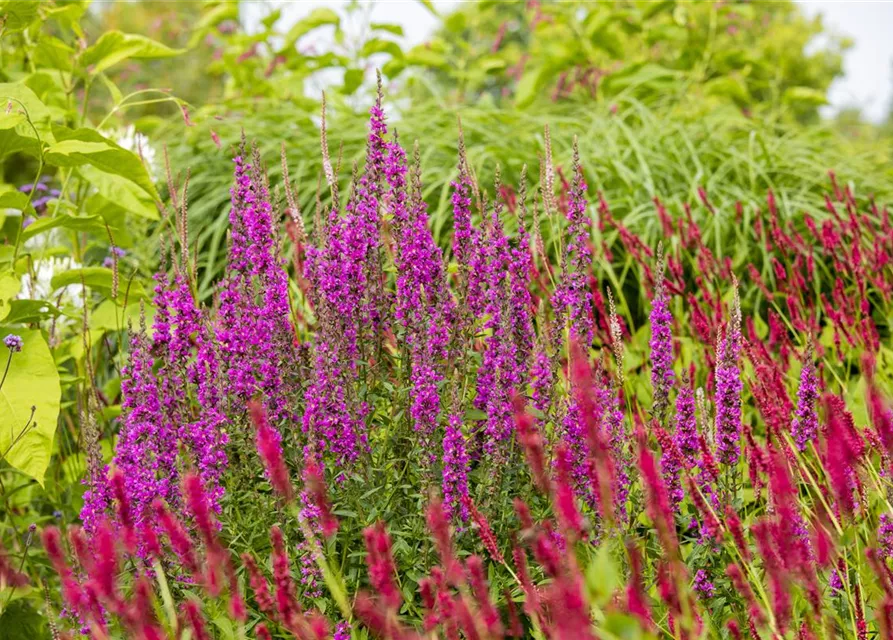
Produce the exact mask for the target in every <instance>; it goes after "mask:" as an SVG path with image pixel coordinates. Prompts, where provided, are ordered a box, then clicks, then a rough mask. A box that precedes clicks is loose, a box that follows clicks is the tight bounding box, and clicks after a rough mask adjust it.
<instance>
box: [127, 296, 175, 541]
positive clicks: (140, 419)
mask: <svg viewBox="0 0 893 640" xmlns="http://www.w3.org/2000/svg"><path fill="white" fill-rule="evenodd" d="M155 302H156V315H155V323H154V332H155V334H156V335H159V334H162V333H163V332H166V331H168V329H169V326H168V324H167V321H168V311H167V306H166V301H165V299H164V297H163V296H159V295H156V299H155ZM141 324H142V326H141V328H140V331H139V332H137V333H134V334H133V336H132V338H131V340H130V361H129V362H128V364H127V366H126V367H124V370H123V371H122V376H121V396H122V402H121V405H122V410H123V415H122V418H121V430H120V434H119V436H118V443H117V446H116V448H115V459H114V462H115V466H116V467H117V468H118V469H119V470H120V473H121V475H122V477H123V479H124V491H125V493H126V495H127V497H128V498H129V500H130V504H131V509H132V511H133V517H134V520H135V522H134V525H135V526H139V525H140V524H142V522H143V521H144V520H145V521H147V522H152V523H154V522H155V520H154V518H153V517H152V503H153V502H154V501H155V500H162V501H164V502H166V503H167V504H168V505H170V506H171V507H172V508H176V507H177V505H179V504H180V499H179V498H180V495H179V490H178V485H179V474H178V471H177V460H176V457H177V437H176V433H175V431H174V429H173V428H172V425H171V424H170V422H169V421H168V420H167V419H165V416H164V414H163V411H162V405H161V401H160V398H159V388H158V383H157V381H156V376H155V372H154V371H153V366H154V360H153V358H152V357H151V355H150V354H149V339H148V337H147V336H146V333H145V324H144V321H142V320H141ZM159 339H160V338H159ZM156 533H160V530H159V529H158V528H157V527H156Z"/></svg>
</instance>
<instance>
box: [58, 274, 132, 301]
mask: <svg viewBox="0 0 893 640" xmlns="http://www.w3.org/2000/svg"><path fill="white" fill-rule="evenodd" d="M118 275H119V280H118V296H119V297H120V298H122V299H123V298H124V296H125V295H126V296H127V298H128V300H139V299H140V298H144V297H146V290H145V289H143V286H142V285H141V284H140V283H139V282H132V283H128V282H127V281H125V280H124V274H123V273H119V274H118ZM112 279H113V273H112V270H111V269H107V268H105V267H84V268H82V269H69V270H68V271H60V272H59V273H57V274H56V275H54V276H53V279H52V280H50V285H51V286H52V287H53V289H54V290H58V289H61V288H62V287H68V286H71V285H78V284H83V285H85V286H88V287H93V288H94V289H100V290H102V291H104V292H109V291H111V289H112Z"/></svg>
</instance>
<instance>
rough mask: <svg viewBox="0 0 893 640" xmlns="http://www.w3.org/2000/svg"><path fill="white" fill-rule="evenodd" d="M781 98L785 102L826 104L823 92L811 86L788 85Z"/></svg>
mask: <svg viewBox="0 0 893 640" xmlns="http://www.w3.org/2000/svg"><path fill="white" fill-rule="evenodd" d="M781 99H782V100H783V101H784V103H785V104H791V103H799V104H805V105H811V106H816V107H818V106H821V105H823V104H828V97H827V96H826V95H825V92H824V91H819V90H818V89H813V88H811V87H788V88H787V89H785V90H784V95H782V98H781Z"/></svg>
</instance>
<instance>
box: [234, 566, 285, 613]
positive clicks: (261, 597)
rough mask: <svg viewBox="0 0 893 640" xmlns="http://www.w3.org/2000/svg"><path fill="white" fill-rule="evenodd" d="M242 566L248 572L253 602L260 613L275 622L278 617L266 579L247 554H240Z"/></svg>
mask: <svg viewBox="0 0 893 640" xmlns="http://www.w3.org/2000/svg"><path fill="white" fill-rule="evenodd" d="M242 565H243V566H244V567H245V570H246V571H247V572H248V584H249V585H250V586H251V590H252V592H253V593H254V600H255V602H257V606H258V607H259V608H260V610H261V612H262V613H264V614H266V615H268V616H269V617H271V618H273V619H274V620H275V619H276V616H277V615H278V614H277V610H276V601H275V600H274V599H273V596H272V595H271V594H270V583H269V582H267V578H266V577H265V576H264V575H263V573H261V571H260V569H259V568H258V566H257V563H256V562H255V561H254V558H253V557H251V555H249V554H247V553H243V554H242Z"/></svg>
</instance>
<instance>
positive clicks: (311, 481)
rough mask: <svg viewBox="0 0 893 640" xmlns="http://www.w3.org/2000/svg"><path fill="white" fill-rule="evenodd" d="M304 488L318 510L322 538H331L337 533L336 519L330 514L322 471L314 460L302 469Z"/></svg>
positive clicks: (330, 508) (330, 509)
mask: <svg viewBox="0 0 893 640" xmlns="http://www.w3.org/2000/svg"><path fill="white" fill-rule="evenodd" d="M304 486H305V487H306V488H307V492H308V493H309V494H310V499H311V501H312V502H313V504H314V505H315V506H316V508H317V509H318V510H319V523H320V525H321V526H322V534H323V536H325V537H326V538H329V537H331V536H332V535H334V534H335V532H336V531H338V519H337V518H336V517H335V516H334V514H333V513H332V505H331V503H330V502H329V496H328V493H327V491H326V481H325V474H324V471H323V469H322V467H321V466H320V465H319V464H318V463H317V462H316V461H315V460H312V459H311V460H309V461H308V462H307V465H306V466H305V467H304Z"/></svg>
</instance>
